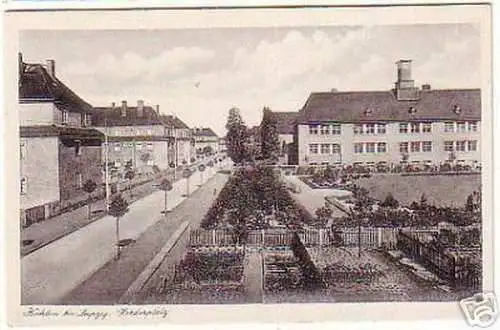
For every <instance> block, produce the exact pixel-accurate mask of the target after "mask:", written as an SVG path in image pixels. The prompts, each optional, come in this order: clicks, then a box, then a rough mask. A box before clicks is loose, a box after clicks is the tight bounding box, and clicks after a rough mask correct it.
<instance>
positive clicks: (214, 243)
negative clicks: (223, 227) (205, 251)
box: [212, 229, 216, 245]
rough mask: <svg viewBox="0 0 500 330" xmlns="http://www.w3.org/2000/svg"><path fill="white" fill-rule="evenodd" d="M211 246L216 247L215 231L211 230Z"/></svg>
mask: <svg viewBox="0 0 500 330" xmlns="http://www.w3.org/2000/svg"><path fill="white" fill-rule="evenodd" d="M212 245H216V241H215V229H212Z"/></svg>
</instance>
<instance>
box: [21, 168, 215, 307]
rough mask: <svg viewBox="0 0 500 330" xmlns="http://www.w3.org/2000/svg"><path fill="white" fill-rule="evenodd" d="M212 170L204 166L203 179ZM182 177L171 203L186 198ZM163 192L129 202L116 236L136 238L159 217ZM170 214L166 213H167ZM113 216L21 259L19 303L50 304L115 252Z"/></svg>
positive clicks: (193, 185)
mask: <svg viewBox="0 0 500 330" xmlns="http://www.w3.org/2000/svg"><path fill="white" fill-rule="evenodd" d="M197 174H199V173H198V172H196V173H195V174H194V175H193V177H192V178H190V179H189V186H190V192H191V193H193V192H194V191H195V190H197V189H198V186H197V184H199V183H200V181H198V182H196V181H197V180H195V179H194V178H195V176H196V175H197ZM214 174H215V169H214V168H210V169H207V171H205V173H204V182H206V181H207V180H208V179H209V178H210V177H211V176H213V175H214ZM186 182H187V181H186V179H182V180H180V181H178V182H176V183H175V184H174V185H173V186H174V187H173V190H172V191H170V192H169V193H168V205H169V206H170V207H174V206H176V205H178V204H180V203H181V202H182V201H183V200H185V199H186V198H185V197H183V196H182V195H184V194H185V193H186V185H187V184H186ZM163 205H164V192H163V191H158V192H155V193H153V194H152V195H149V196H147V197H146V198H144V199H141V200H139V201H137V202H135V203H134V204H132V205H131V206H130V211H129V212H128V213H127V214H126V215H125V216H124V217H123V218H122V219H121V220H120V238H122V239H125V238H131V239H137V238H138V237H139V236H140V235H141V234H142V233H143V232H145V231H146V230H147V229H148V228H150V227H151V226H152V225H154V224H155V223H156V222H157V221H159V220H160V219H162V216H161V215H160V210H162V209H163ZM169 216H170V214H168V215H167V217H169ZM115 253H116V248H115V218H113V217H110V216H106V217H103V218H102V219H100V220H98V221H95V222H93V223H91V224H89V225H88V226H85V227H83V228H81V229H80V230H78V231H75V232H73V233H72V234H70V235H68V236H65V237H63V238H61V239H59V240H57V241H55V242H53V243H51V244H49V245H47V246H45V247H43V248H41V249H39V250H37V251H35V252H33V253H31V254H29V255H27V256H25V257H24V258H22V260H21V283H22V289H21V303H22V304H54V303H57V302H58V301H59V300H60V299H62V297H64V296H65V295H67V294H68V293H69V292H70V291H71V290H72V289H74V288H75V287H77V286H78V285H79V284H81V283H82V282H83V281H85V280H86V279H88V278H89V277H90V276H91V275H92V274H93V273H94V272H96V271H97V270H98V269H100V268H101V267H103V266H104V265H105V264H106V263H107V262H108V261H110V260H112V259H113V258H114V256H115Z"/></svg>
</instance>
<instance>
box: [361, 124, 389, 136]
mask: <svg viewBox="0 0 500 330" xmlns="http://www.w3.org/2000/svg"><path fill="white" fill-rule="evenodd" d="M353 129H354V134H385V133H386V125H385V124H382V123H369V124H356V125H354V128H353Z"/></svg>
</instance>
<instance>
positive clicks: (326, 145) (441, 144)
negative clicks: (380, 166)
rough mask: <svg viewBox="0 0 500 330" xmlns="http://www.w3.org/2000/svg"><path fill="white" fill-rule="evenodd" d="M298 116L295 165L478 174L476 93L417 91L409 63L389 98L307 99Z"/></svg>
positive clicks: (402, 65) (402, 64)
mask: <svg viewBox="0 0 500 330" xmlns="http://www.w3.org/2000/svg"><path fill="white" fill-rule="evenodd" d="M299 113H300V114H299V116H298V118H297V126H296V141H297V155H298V157H297V158H298V159H297V163H298V164H300V165H304V164H318V165H319V164H356V163H358V164H367V165H374V164H377V163H386V164H388V165H394V164H405V163H407V164H433V165H438V164H443V163H458V164H464V165H468V166H471V167H475V166H480V134H481V132H480V126H481V91H480V90H479V89H446V90H433V89H432V88H431V86H430V85H423V86H422V87H421V88H419V87H415V85H414V81H413V80H412V79H411V60H401V61H398V62H397V81H396V83H395V87H394V89H393V90H390V91H376V92H337V91H332V92H328V93H313V94H311V95H310V96H309V98H308V100H307V102H306V103H305V105H304V107H303V109H302V110H301V111H300V112H299Z"/></svg>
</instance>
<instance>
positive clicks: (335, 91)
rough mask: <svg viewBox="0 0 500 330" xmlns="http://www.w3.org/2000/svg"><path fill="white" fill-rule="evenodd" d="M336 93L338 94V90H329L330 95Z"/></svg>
mask: <svg viewBox="0 0 500 330" xmlns="http://www.w3.org/2000/svg"><path fill="white" fill-rule="evenodd" d="M337 92H338V90H337V89H336V88H332V89H330V93H337Z"/></svg>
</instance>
